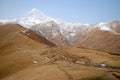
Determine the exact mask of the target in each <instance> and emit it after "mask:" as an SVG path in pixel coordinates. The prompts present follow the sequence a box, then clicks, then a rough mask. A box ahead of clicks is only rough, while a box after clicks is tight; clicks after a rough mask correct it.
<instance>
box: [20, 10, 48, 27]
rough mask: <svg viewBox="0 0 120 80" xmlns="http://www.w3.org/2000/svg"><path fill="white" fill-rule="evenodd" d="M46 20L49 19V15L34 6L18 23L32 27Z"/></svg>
mask: <svg viewBox="0 0 120 80" xmlns="http://www.w3.org/2000/svg"><path fill="white" fill-rule="evenodd" d="M45 20H47V16H46V15H45V14H44V13H42V12H41V11H39V10H38V9H35V8H33V9H32V10H31V11H29V12H28V14H26V15H25V16H24V17H22V18H20V19H19V20H18V24H20V25H22V26H24V27H27V28H30V27H32V26H34V25H36V24H39V23H41V22H42V21H45Z"/></svg>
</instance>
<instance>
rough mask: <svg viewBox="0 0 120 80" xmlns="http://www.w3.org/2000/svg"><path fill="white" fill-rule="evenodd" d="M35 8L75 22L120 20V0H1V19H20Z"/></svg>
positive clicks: (92, 22)
mask: <svg viewBox="0 0 120 80" xmlns="http://www.w3.org/2000/svg"><path fill="white" fill-rule="evenodd" d="M33 8H36V9H38V10H40V11H41V12H43V13H44V14H45V15H47V16H49V17H53V18H58V19H62V20H64V21H67V22H73V23H89V24H95V23H99V22H111V21H114V20H120V0H0V20H1V19H19V18H20V17H23V16H25V14H27V13H28V12H29V11H30V10H32V9H33Z"/></svg>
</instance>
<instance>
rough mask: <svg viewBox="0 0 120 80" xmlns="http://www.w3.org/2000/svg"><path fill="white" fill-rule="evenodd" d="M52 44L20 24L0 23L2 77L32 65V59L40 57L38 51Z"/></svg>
mask: <svg viewBox="0 0 120 80" xmlns="http://www.w3.org/2000/svg"><path fill="white" fill-rule="evenodd" d="M25 31H26V32H25ZM24 32H25V33H24ZM52 46H54V44H52V43H50V42H49V41H47V40H46V39H44V38H43V37H40V36H38V35H37V34H36V33H34V32H32V31H29V30H27V29H25V28H22V27H21V26H19V25H16V24H7V25H0V64H1V65H0V78H3V77H5V76H8V75H11V74H13V73H15V72H17V71H19V70H21V69H24V68H26V67H27V66H29V65H32V64H33V62H32V61H34V60H38V59H39V58H38V57H39V55H38V54H37V53H40V52H44V51H45V50H47V49H49V48H50V47H52Z"/></svg>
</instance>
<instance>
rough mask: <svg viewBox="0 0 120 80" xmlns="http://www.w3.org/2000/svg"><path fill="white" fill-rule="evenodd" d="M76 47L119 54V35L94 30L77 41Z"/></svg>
mask: <svg viewBox="0 0 120 80" xmlns="http://www.w3.org/2000/svg"><path fill="white" fill-rule="evenodd" d="M76 46H77V47H83V48H89V49H95V50H100V51H106V52H109V53H111V54H120V33H113V32H110V31H103V30H98V29H95V30H93V31H91V32H89V33H88V34H86V36H85V37H84V38H83V39H82V40H79V41H77V43H76Z"/></svg>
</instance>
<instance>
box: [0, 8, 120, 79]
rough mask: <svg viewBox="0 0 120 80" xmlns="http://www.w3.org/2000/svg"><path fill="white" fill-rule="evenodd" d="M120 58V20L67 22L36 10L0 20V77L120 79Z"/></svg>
mask: <svg viewBox="0 0 120 80" xmlns="http://www.w3.org/2000/svg"><path fill="white" fill-rule="evenodd" d="M119 62H120V21H113V22H109V23H96V24H80V23H69V22H65V21H63V20H61V19H56V18H52V17H48V16H46V15H45V14H44V13H42V12H41V11H39V10H37V9H32V10H31V11H30V12H28V14H26V15H25V16H24V17H21V18H20V19H13V20H0V63H1V64H2V65H0V80H119V79H120V64H119ZM51 73H52V74H51Z"/></svg>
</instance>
